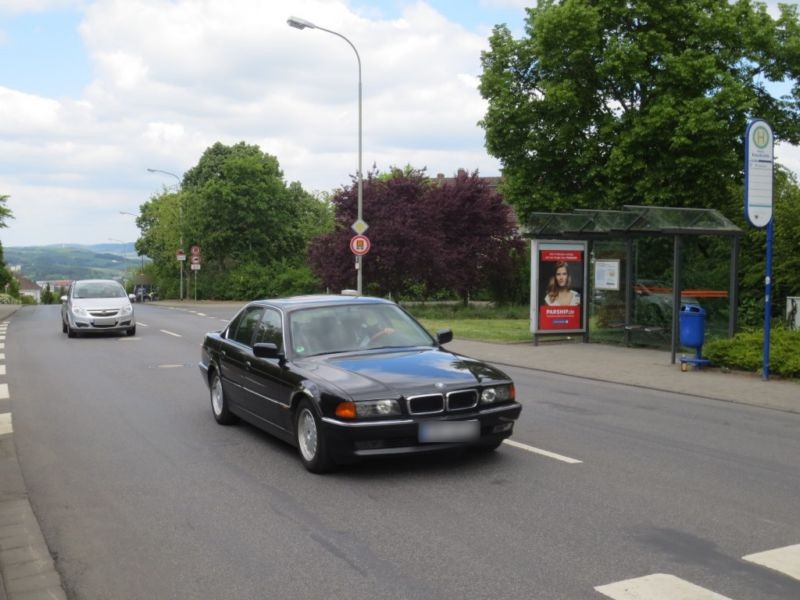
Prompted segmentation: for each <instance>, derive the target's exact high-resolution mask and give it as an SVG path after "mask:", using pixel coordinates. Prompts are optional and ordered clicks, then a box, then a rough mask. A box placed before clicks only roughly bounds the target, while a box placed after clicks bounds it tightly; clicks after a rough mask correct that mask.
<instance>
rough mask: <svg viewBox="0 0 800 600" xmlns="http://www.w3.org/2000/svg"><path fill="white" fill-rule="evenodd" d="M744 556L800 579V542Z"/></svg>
mask: <svg viewBox="0 0 800 600" xmlns="http://www.w3.org/2000/svg"><path fill="white" fill-rule="evenodd" d="M742 558H743V559H744V560H746V561H749V562H753V563H756V564H757V565H761V566H763V567H767V568H768V569H772V570H773V571H778V572H779V573H783V574H784V575H788V576H789V577H792V578H794V579H797V580H800V544H795V545H794V546H786V547H785V548H775V549H774V550H766V551H765V552H756V553H755V554H748V555H747V556H743V557H742Z"/></svg>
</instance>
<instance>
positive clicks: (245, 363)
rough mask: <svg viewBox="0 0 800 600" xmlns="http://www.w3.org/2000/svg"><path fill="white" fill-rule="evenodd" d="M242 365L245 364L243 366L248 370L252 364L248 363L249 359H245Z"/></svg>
mask: <svg viewBox="0 0 800 600" xmlns="http://www.w3.org/2000/svg"><path fill="white" fill-rule="evenodd" d="M244 366H245V367H247V370H248V371H249V370H250V367H251V366H252V365H251V364H250V361H249V360H246V361H244Z"/></svg>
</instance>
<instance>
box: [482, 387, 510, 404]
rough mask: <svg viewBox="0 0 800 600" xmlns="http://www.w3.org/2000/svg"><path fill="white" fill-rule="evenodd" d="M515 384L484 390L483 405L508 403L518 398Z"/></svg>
mask: <svg viewBox="0 0 800 600" xmlns="http://www.w3.org/2000/svg"><path fill="white" fill-rule="evenodd" d="M516 396H517V394H516V390H515V389H514V384H513V383H509V384H506V385H494V386H492V387H487V388H484V389H483V391H482V392H481V404H496V403H498V402H508V401H509V400H514V399H515V398H516Z"/></svg>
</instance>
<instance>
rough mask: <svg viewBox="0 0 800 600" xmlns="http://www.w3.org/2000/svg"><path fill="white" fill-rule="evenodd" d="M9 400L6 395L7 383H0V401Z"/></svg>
mask: <svg viewBox="0 0 800 600" xmlns="http://www.w3.org/2000/svg"><path fill="white" fill-rule="evenodd" d="M9 398H10V396H9V394H8V384H7V383H0V400H8V399H9Z"/></svg>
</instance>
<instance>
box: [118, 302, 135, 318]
mask: <svg viewBox="0 0 800 600" xmlns="http://www.w3.org/2000/svg"><path fill="white" fill-rule="evenodd" d="M119 312H120V314H122V315H130V314H132V313H133V307H132V306H131V305H130V304H126V305H125V306H123V307H122V310H121V311H119Z"/></svg>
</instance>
